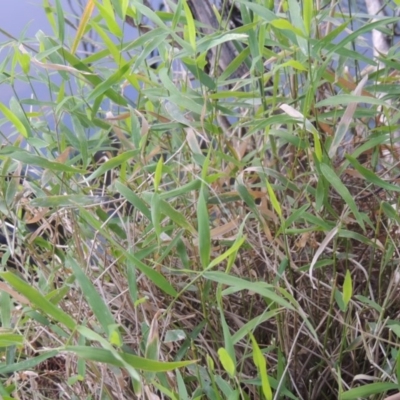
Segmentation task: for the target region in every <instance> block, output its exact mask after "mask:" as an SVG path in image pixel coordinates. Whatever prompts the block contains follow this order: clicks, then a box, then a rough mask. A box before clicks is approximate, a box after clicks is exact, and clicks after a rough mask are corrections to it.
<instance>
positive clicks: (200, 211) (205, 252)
mask: <svg viewBox="0 0 400 400" xmlns="http://www.w3.org/2000/svg"><path fill="white" fill-rule="evenodd" d="M205 197H206V195H205V190H204V187H202V189H201V190H200V193H199V199H198V201H197V224H198V231H199V254H200V261H201V265H202V266H203V268H204V269H205V268H207V267H208V265H209V263H210V254H211V233H210V221H209V215H208V208H207V201H206V198H205Z"/></svg>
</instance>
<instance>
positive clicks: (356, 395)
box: [339, 382, 399, 400]
mask: <svg viewBox="0 0 400 400" xmlns="http://www.w3.org/2000/svg"><path fill="white" fill-rule="evenodd" d="M398 389H399V385H398V384H396V383H389V382H380V383H370V384H367V385H363V386H359V387H356V388H354V389H350V390H347V391H346V392H343V393H342V394H341V396H340V397H339V399H340V400H357V399H360V398H366V397H369V396H372V395H373V394H383V393H385V392H387V391H389V390H398Z"/></svg>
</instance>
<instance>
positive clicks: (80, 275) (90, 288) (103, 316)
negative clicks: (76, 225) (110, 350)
mask: <svg viewBox="0 0 400 400" xmlns="http://www.w3.org/2000/svg"><path fill="white" fill-rule="evenodd" d="M66 264H67V265H68V266H69V267H70V268H71V269H72V271H73V272H74V275H75V278H76V280H77V282H78V284H79V286H80V287H81V290H82V294H83V296H84V297H85V299H86V301H87V302H88V304H89V306H90V308H91V309H92V311H93V313H94V315H95V316H96V318H97V319H98V321H99V322H100V324H101V326H102V327H103V330H104V332H108V331H109V326H111V325H114V324H115V321H114V317H113V315H112V314H111V311H110V310H109V308H108V306H107V304H106V303H105V302H104V300H103V298H102V297H101V296H100V295H99V293H98V292H97V290H96V289H95V287H94V285H93V283H92V282H91V280H90V279H89V278H88V277H87V276H86V275H85V273H84V272H83V270H82V268H81V267H80V266H79V265H78V263H77V262H76V261H75V260H74V259H73V258H72V257H71V256H70V255H67V257H66Z"/></svg>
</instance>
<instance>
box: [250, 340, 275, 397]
mask: <svg viewBox="0 0 400 400" xmlns="http://www.w3.org/2000/svg"><path fill="white" fill-rule="evenodd" d="M250 338H251V342H252V346H253V361H254V365H255V366H256V367H257V371H258V373H259V374H260V377H261V388H262V391H263V393H264V396H265V398H266V399H267V400H272V390H271V385H270V384H269V379H268V374H267V359H266V358H265V356H264V354H263V353H262V352H261V350H260V347H259V346H258V343H257V341H256V339H255V337H254V336H253V335H252V334H250Z"/></svg>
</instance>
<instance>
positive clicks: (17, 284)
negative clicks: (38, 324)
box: [0, 272, 76, 330]
mask: <svg viewBox="0 0 400 400" xmlns="http://www.w3.org/2000/svg"><path fill="white" fill-rule="evenodd" d="M0 277H2V278H3V279H4V280H5V281H7V282H8V283H9V284H10V285H11V286H12V287H13V288H14V289H15V290H17V291H18V292H20V293H21V294H22V295H23V296H24V297H25V298H27V299H28V300H29V301H30V303H31V304H32V305H33V306H35V307H36V308H37V309H38V310H40V311H41V312H43V313H45V314H47V315H48V316H50V317H52V318H53V319H54V320H55V321H57V322H60V323H61V324H63V325H65V326H66V327H67V328H69V329H70V330H74V329H75V327H76V323H75V321H74V320H73V319H72V318H71V317H70V316H69V315H68V314H67V313H66V312H64V311H63V310H61V309H60V308H58V307H57V306H55V305H54V304H53V303H51V302H50V301H49V300H47V299H46V298H45V297H44V296H43V295H42V294H41V293H40V292H38V291H37V290H36V289H35V288H33V287H32V286H31V285H29V284H28V283H27V282H25V281H24V280H22V279H21V278H19V277H18V276H17V275H14V274H13V273H11V272H0Z"/></svg>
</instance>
